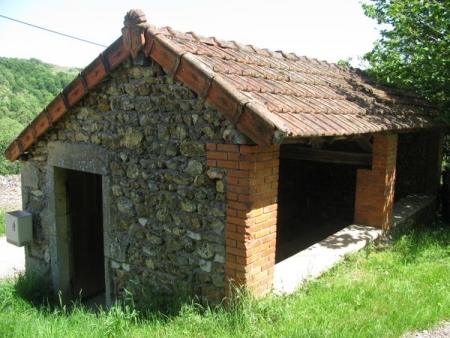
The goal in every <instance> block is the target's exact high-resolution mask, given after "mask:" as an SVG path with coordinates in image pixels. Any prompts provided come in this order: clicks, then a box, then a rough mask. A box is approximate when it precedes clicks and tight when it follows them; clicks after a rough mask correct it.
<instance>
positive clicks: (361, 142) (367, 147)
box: [354, 137, 373, 153]
mask: <svg viewBox="0 0 450 338" xmlns="http://www.w3.org/2000/svg"><path fill="white" fill-rule="evenodd" d="M354 141H355V142H356V144H358V146H359V147H360V148H361V149H362V150H364V151H365V152H368V153H373V144H372V142H370V139H368V138H365V137H358V138H355V140H354Z"/></svg>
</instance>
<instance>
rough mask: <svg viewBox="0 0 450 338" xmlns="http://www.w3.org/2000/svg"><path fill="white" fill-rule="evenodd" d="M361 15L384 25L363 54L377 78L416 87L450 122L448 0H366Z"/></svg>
mask: <svg viewBox="0 0 450 338" xmlns="http://www.w3.org/2000/svg"><path fill="white" fill-rule="evenodd" d="M363 9H364V12H365V15H366V16H368V17H370V18H372V19H375V20H377V22H378V24H380V25H383V28H384V29H383V30H381V39H380V40H378V41H376V42H375V44H374V47H373V50H372V51H371V52H369V53H367V54H366V55H365V56H364V59H365V60H367V61H368V62H369V65H370V68H369V69H368V72H369V73H370V74H371V75H372V76H374V77H375V78H376V79H378V81H379V82H381V83H384V84H388V85H393V86H397V87H406V88H410V89H413V90H415V91H416V92H417V93H419V94H420V95H421V96H423V97H425V98H427V99H429V100H430V101H433V102H434V103H436V104H437V105H438V106H439V108H440V112H441V117H442V118H444V119H445V120H447V121H450V29H449V28H450V1H448V0H370V2H368V3H365V4H363Z"/></svg>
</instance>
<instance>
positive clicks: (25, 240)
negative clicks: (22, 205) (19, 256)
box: [6, 210, 33, 246]
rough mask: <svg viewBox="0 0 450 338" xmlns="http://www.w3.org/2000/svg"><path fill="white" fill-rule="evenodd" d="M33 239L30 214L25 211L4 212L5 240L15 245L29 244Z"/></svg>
mask: <svg viewBox="0 0 450 338" xmlns="http://www.w3.org/2000/svg"><path fill="white" fill-rule="evenodd" d="M32 239H33V227H32V222H31V214H29V213H28V212H25V211H21V210H17V211H9V212H7V213H6V240H7V241H8V243H11V244H14V245H16V246H24V245H27V244H30V243H31V241H32Z"/></svg>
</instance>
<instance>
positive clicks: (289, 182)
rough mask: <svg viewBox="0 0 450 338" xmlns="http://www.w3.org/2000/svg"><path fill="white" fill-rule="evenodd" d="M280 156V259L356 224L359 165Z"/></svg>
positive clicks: (278, 246) (278, 249)
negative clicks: (355, 206) (354, 222)
mask: <svg viewBox="0 0 450 338" xmlns="http://www.w3.org/2000/svg"><path fill="white" fill-rule="evenodd" d="M283 154H284V153H283V148H282V150H281V156H280V178H279V194H278V196H279V199H278V221H277V250H276V262H277V263H278V262H280V261H283V260H284V259H286V258H289V257H291V256H292V255H294V254H296V253H298V252H299V251H302V250H304V249H306V248H308V247H310V246H311V245H313V244H315V243H317V242H320V241H322V240H324V239H325V238H327V237H328V236H330V235H332V234H334V233H336V232H337V231H339V230H341V229H343V228H345V227H346V226H348V225H349V224H352V222H353V217H354V205H355V191H356V172H357V169H358V166H357V165H350V164H341V163H327V162H314V161H309V160H300V159H296V158H290V157H289V156H283Z"/></svg>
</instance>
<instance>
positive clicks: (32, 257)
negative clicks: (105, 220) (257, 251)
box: [23, 59, 242, 301]
mask: <svg viewBox="0 0 450 338" xmlns="http://www.w3.org/2000/svg"><path fill="white" fill-rule="evenodd" d="M240 138H242V135H240V133H238V132H237V131H236V130H233V129H232V128H231V127H230V125H229V123H228V122H227V121H226V120H225V119H224V118H223V116H222V115H221V114H219V113H218V112H217V111H216V110H214V109H213V108H212V107H210V106H208V104H207V103H206V102H205V101H204V100H202V99H199V98H198V97H197V95H196V94H195V93H194V92H193V91H191V90H190V89H188V88H187V87H185V86H183V85H182V84H180V83H178V82H176V81H175V80H174V79H173V78H172V77H171V76H169V75H168V74H167V73H166V71H165V70H164V69H163V68H161V67H160V66H158V65H157V64H155V63H153V62H152V63H150V64H149V65H147V66H140V67H138V66H134V65H133V63H132V61H131V59H130V60H127V61H125V62H124V63H123V65H122V66H120V67H119V68H118V69H116V70H115V71H114V72H113V73H112V74H111V76H110V77H108V78H107V79H105V80H104V81H103V83H100V84H99V85H97V86H96V88H95V90H93V91H92V92H90V94H89V95H87V96H86V97H85V98H84V99H82V100H81V101H80V102H79V103H78V104H77V105H76V106H75V107H74V108H72V110H71V111H70V112H69V113H68V114H66V115H65V116H64V117H63V118H61V119H60V120H59V121H58V122H57V124H56V125H55V126H54V127H53V129H52V130H51V132H47V133H46V134H45V137H43V138H42V139H40V141H39V142H37V143H36V144H35V145H34V146H33V147H32V148H31V149H30V153H31V154H32V156H29V158H30V160H29V161H28V162H26V163H25V164H23V170H27V168H28V170H27V171H34V176H35V179H32V180H30V181H31V182H29V183H28V184H27V180H25V181H24V183H25V184H24V186H23V192H24V194H23V195H24V207H25V208H26V210H28V211H30V212H32V213H33V217H34V219H33V223H34V233H35V235H34V237H35V240H34V242H33V245H32V246H31V248H30V250H29V258H28V263H27V264H28V265H30V266H33V268H35V269H38V270H39V271H41V272H44V273H46V274H47V275H48V274H49V273H50V272H49V271H50V256H51V255H50V251H51V250H50V248H49V243H50V236H51V234H50V233H51V229H50V228H49V224H50V223H51V222H52V218H54V215H51V214H50V212H49V211H48V208H47V204H48V200H47V198H48V197H47V196H48V193H47V192H46V193H44V192H45V191H46V190H47V189H49V188H48V184H47V183H46V182H48V180H50V179H51V178H50V177H48V173H47V171H48V164H47V162H46V161H47V157H48V154H47V151H48V149H47V144H48V142H64V143H82V144H92V145H96V146H99V147H101V149H102V151H104V156H105V157H108V158H109V162H108V163H109V168H108V169H107V170H108V171H109V174H110V177H111V190H112V192H111V196H112V198H111V200H110V201H109V203H110V204H111V208H112V210H114V213H115V219H114V224H111V228H110V229H108V230H107V231H109V232H110V233H108V234H106V237H107V238H108V241H107V244H105V245H108V248H107V249H106V250H105V252H107V253H108V254H109V257H106V259H107V262H108V265H109V266H108V269H110V275H111V276H112V280H111V283H112V284H113V285H111V290H112V292H113V295H112V296H113V297H114V298H120V297H122V296H123V295H124V290H127V291H130V292H132V293H133V294H135V295H139V294H141V295H144V294H146V293H147V294H148V293H149V292H150V293H151V292H152V291H158V292H159V291H163V292H166V291H167V292H170V290H173V288H182V289H186V290H190V291H192V292H194V293H195V294H197V295H201V296H202V297H204V298H206V299H209V300H215V301H220V300H221V298H222V297H223V295H224V287H225V271H224V269H225V268H224V262H225V222H226V189H227V188H226V187H227V174H226V170H224V169H220V168H208V167H207V166H206V158H205V154H206V147H205V144H206V143H208V142H214V143H224V142H235V141H236V140H237V141H239V140H240ZM60 156H65V155H64V154H61V155H60ZM30 168H31V169H30ZM28 176H30V175H28ZM32 176H33V175H32ZM105 241H106V239H105Z"/></svg>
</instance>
